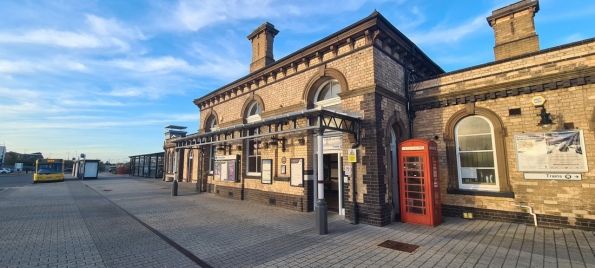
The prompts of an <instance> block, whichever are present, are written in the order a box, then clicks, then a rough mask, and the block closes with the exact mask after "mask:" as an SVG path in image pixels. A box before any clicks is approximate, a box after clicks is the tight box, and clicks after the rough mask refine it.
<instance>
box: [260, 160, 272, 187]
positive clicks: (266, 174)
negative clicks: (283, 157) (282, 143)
mask: <svg viewBox="0 0 595 268" xmlns="http://www.w3.org/2000/svg"><path fill="white" fill-rule="evenodd" d="M261 174H262V177H261V182H262V183H266V184H271V183H273V160H272V159H262V173H261Z"/></svg>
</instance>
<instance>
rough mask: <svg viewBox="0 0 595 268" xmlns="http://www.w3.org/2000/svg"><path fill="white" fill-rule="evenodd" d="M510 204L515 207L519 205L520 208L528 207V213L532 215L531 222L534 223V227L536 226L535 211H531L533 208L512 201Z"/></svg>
mask: <svg viewBox="0 0 595 268" xmlns="http://www.w3.org/2000/svg"><path fill="white" fill-rule="evenodd" d="M510 205H512V206H516V207H521V208H528V209H529V214H531V215H533V223H534V224H535V227H537V215H536V214H535V213H533V208H532V207H530V206H524V205H519V204H515V203H512V204H510Z"/></svg>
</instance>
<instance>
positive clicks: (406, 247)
mask: <svg viewBox="0 0 595 268" xmlns="http://www.w3.org/2000/svg"><path fill="white" fill-rule="evenodd" d="M378 246H379V247H384V248H390V249H394V250H400V251H404V252H409V253H411V252H413V251H415V250H416V249H417V248H418V247H419V246H417V245H412V244H407V243H401V242H397V241H392V240H386V241H384V242H382V243H380V244H378Z"/></svg>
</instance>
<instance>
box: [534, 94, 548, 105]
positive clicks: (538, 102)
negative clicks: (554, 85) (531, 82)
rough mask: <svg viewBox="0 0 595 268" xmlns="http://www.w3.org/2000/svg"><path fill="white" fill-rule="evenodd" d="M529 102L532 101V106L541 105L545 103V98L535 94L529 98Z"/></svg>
mask: <svg viewBox="0 0 595 268" xmlns="http://www.w3.org/2000/svg"><path fill="white" fill-rule="evenodd" d="M531 103H533V105H534V106H541V105H543V104H544V103H545V98H544V97H542V96H535V97H533V98H532V99H531Z"/></svg>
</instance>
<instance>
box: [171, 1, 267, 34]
mask: <svg viewBox="0 0 595 268" xmlns="http://www.w3.org/2000/svg"><path fill="white" fill-rule="evenodd" d="M271 3H273V1H271V0H231V1H226V2H225V4H223V3H222V2H221V1H217V0H201V1H192V0H182V1H180V2H179V4H178V6H177V7H176V8H175V11H174V13H173V18H174V19H175V20H177V21H178V22H179V23H180V24H181V25H183V26H184V27H185V28H186V29H187V30H190V31H198V30H200V29H201V28H203V27H206V26H208V25H211V24H214V23H217V22H221V21H224V20H242V19H248V18H262V17H266V16H271V15H273V16H274V14H276V13H277V12H275V9H274V8H272V7H271V6H270V4H271Z"/></svg>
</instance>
